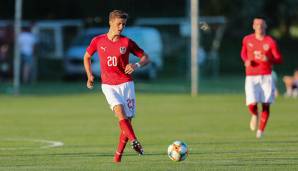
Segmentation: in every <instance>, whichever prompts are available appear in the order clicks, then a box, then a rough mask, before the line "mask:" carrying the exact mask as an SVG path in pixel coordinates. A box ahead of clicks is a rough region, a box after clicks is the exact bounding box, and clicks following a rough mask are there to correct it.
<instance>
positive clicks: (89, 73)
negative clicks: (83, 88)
mask: <svg viewBox="0 0 298 171" xmlns="http://www.w3.org/2000/svg"><path fill="white" fill-rule="evenodd" d="M91 57H92V56H91V55H90V54H89V53H88V52H86V53H85V55H84V67H85V71H86V74H87V78H88V80H87V87H88V88H89V89H92V88H93V85H94V76H93V74H92V69H91Z"/></svg>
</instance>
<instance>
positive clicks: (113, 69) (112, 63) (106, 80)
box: [87, 34, 144, 85]
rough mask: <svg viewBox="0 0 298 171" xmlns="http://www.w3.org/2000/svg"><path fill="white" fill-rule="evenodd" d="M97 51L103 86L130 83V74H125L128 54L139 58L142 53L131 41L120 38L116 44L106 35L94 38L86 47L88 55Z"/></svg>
mask: <svg viewBox="0 0 298 171" xmlns="http://www.w3.org/2000/svg"><path fill="white" fill-rule="evenodd" d="M95 51H97V53H98V56H99V58H100V71H101V80H102V83H103V84H109V85H117V84H121V83H125V82H128V81H132V76H131V75H130V74H125V71H124V70H125V66H126V65H127V64H128V63H129V53H133V54H134V55H135V56H137V57H139V58H141V57H142V56H143V55H144V51H143V50H142V49H141V48H139V46H138V45H137V44H136V43H135V42H134V41H132V40H131V39H129V38H127V37H125V36H120V38H119V40H118V41H116V42H113V41H111V40H110V39H108V36H107V34H102V35H99V36H96V37H94V38H93V39H92V41H91V43H90V45H89V46H88V47H87V52H88V53H89V55H93V54H94V53H95Z"/></svg>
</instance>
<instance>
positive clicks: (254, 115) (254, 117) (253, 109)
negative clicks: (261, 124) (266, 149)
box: [248, 103, 258, 131]
mask: <svg viewBox="0 0 298 171" xmlns="http://www.w3.org/2000/svg"><path fill="white" fill-rule="evenodd" d="M248 109H249V111H250V113H251V119H250V122H249V126H250V129H251V130H252V131H255V130H256V129H257V123H258V104H257V103H252V104H249V105H248Z"/></svg>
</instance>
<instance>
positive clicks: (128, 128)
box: [114, 105, 144, 155]
mask: <svg viewBox="0 0 298 171" xmlns="http://www.w3.org/2000/svg"><path fill="white" fill-rule="evenodd" d="M114 112H115V114H116V116H117V117H118V120H119V127H120V129H121V130H122V131H123V133H124V135H125V136H126V137H127V138H128V139H129V140H130V142H131V145H132V148H133V149H134V150H135V151H136V152H137V153H138V154H139V155H143V153H144V151H143V148H142V146H141V144H140V142H139V141H138V140H137V137H136V135H135V133H134V130H133V128H132V125H131V122H130V121H129V119H127V118H126V116H125V111H124V107H123V105H115V106H114Z"/></svg>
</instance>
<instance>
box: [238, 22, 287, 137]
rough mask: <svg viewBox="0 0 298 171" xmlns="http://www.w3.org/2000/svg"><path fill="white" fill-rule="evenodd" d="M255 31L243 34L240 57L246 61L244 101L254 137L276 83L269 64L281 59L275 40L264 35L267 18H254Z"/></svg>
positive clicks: (266, 113)
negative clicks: (259, 110) (259, 111)
mask: <svg viewBox="0 0 298 171" xmlns="http://www.w3.org/2000/svg"><path fill="white" fill-rule="evenodd" d="M252 27H253V30H254V33H252V34H249V35H247V36H245V37H244V38H243V41H242V50H241V58H242V60H243V62H244V65H245V72H246V79H245V94H246V105H247V106H248V109H249V111H250V113H251V114H252V116H251V120H250V128H251V130H252V131H255V130H256V129H257V126H258V122H259V127H258V130H257V134H256V137H257V138H261V137H262V136H263V133H264V130H265V127H266V124H267V121H268V118H269V114H270V111H269V109H270V104H271V103H272V102H273V101H274V99H275V94H274V92H275V84H274V80H273V78H272V74H271V73H272V65H273V64H279V63H281V62H282V56H281V53H280V51H279V49H278V47H277V44H276V42H275V40H274V39H273V38H272V37H271V36H269V35H266V28H267V25H266V22H265V20H264V19H263V18H255V19H254V20H253V25H252ZM258 103H261V104H262V112H261V119H260V121H258V106H257V105H258Z"/></svg>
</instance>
